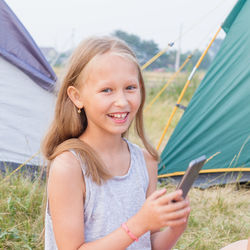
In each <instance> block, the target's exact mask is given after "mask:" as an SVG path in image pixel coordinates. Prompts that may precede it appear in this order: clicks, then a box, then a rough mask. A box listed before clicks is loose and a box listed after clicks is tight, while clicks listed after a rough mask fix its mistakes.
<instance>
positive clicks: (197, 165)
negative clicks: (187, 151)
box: [176, 155, 207, 199]
mask: <svg viewBox="0 0 250 250" xmlns="http://www.w3.org/2000/svg"><path fill="white" fill-rule="evenodd" d="M206 160H207V159H206V156H205V155H203V156H201V157H199V158H197V159H195V160H193V161H191V162H190V163H189V166H188V169H187V170H186V172H185V174H184V176H183V177H182V179H181V181H180V182H179V184H178V186H177V188H176V190H177V189H182V192H183V193H182V197H183V198H184V199H185V198H186V196H187V193H188V191H189V189H190V188H191V187H192V185H193V183H194V181H195V179H196V178H197V177H198V175H199V172H200V170H201V168H202V166H203V165H204V163H205V161H206Z"/></svg>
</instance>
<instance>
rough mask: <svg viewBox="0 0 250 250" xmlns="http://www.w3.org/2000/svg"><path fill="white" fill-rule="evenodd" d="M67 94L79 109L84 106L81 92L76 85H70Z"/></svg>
mask: <svg viewBox="0 0 250 250" xmlns="http://www.w3.org/2000/svg"><path fill="white" fill-rule="evenodd" d="M67 94H68V96H69V98H70V100H71V101H72V102H73V103H74V104H75V106H76V107H77V108H79V109H81V108H83V103H82V100H81V95H80V92H79V90H78V89H77V88H75V87H74V86H69V87H68V89H67Z"/></svg>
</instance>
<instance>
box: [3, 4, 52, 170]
mask: <svg viewBox="0 0 250 250" xmlns="http://www.w3.org/2000/svg"><path fill="white" fill-rule="evenodd" d="M55 81H56V75H55V73H54V72H53V70H52V68H51V67H50V65H49V64H48V62H47V61H46V59H45V57H44V56H43V54H42V53H41V51H40V49H39V48H38V46H37V45H36V44H35V42H34V40H33V39H32V37H31V36H30V34H29V33H28V32H27V30H26V29H25V28H24V26H23V25H22V24H21V22H20V21H19V20H18V18H17V17H16V16H15V14H14V13H13V12H12V11H11V9H10V8H9V7H8V6H7V4H6V3H5V2H4V1H3V0H0V167H1V170H2V171H5V166H6V165H10V166H12V167H13V166H14V167H16V166H17V165H19V164H22V163H24V162H25V161H27V160H28V159H29V158H30V157H31V156H33V155H34V154H36V153H37V152H38V151H39V149H40V143H41V138H42V137H43V136H44V134H45V132H46V129H47V128H48V125H49V122H50V121H51V118H52V114H53V111H54V104H55V94H54V86H55ZM40 159H41V158H40V155H39V154H37V155H36V156H35V157H33V158H32V159H30V161H29V163H28V164H30V165H32V166H38V165H39V164H40V163H41V160H40Z"/></svg>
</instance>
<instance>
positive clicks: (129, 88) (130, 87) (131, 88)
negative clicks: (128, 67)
mask: <svg viewBox="0 0 250 250" xmlns="http://www.w3.org/2000/svg"><path fill="white" fill-rule="evenodd" d="M136 88H137V86H134V85H130V86H128V87H127V89H128V90H133V89H136Z"/></svg>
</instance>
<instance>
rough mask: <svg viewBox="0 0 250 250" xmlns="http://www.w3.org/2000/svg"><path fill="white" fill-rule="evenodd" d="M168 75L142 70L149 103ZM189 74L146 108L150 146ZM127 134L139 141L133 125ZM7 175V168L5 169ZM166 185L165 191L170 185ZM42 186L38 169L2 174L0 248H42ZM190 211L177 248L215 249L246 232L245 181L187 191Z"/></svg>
mask: <svg viewBox="0 0 250 250" xmlns="http://www.w3.org/2000/svg"><path fill="white" fill-rule="evenodd" d="M203 75H204V74H203V73H200V74H198V75H196V76H195V78H194V79H193V81H192V83H191V85H190V87H189V89H188V92H187V93H186V95H185V98H184V100H183V101H182V104H183V105H187V104H188V102H189V100H190V98H191V96H192V94H193V92H194V90H195V88H196V87H197V85H198V83H199V82H200V79H201V78H202V76H203ZM169 77H170V75H169V73H153V72H146V73H145V74H144V78H145V82H146V86H147V92H148V94H147V103H146V105H147V104H148V103H149V101H150V100H152V98H153V97H154V95H155V94H156V93H157V92H158V90H159V89H160V88H161V86H162V85H163V84H164V83H165V82H166V81H167V79H168V78H169ZM186 79H187V75H185V74H181V75H180V76H179V77H178V78H177V79H176V80H175V81H174V82H173V83H172V84H171V85H170V86H169V88H167V90H166V91H165V92H164V93H163V95H162V96H161V97H160V98H159V99H158V100H157V101H156V103H155V104H154V105H153V106H152V107H151V109H150V110H149V111H147V112H145V114H144V115H145V127H146V132H147V134H148V137H149V139H150V141H151V142H152V144H153V145H154V146H156V145H157V143H158V141H159V138H160V136H161V133H162V131H163V129H164V127H165V124H166V122H167V120H168V118H169V116H170V113H171V112H172V109H173V107H174V105H175V103H176V100H177V97H178V94H179V93H180V91H181V89H182V86H183V85H184V83H185V81H186ZM182 113H183V111H182V110H178V111H177V114H176V116H175V118H174V120H173V122H172V123H171V126H170V129H169V131H168V133H167V135H166V138H165V139H164V141H163V144H162V146H161V148H160V150H162V148H163V147H164V145H165V144H166V141H167V140H168V138H169V136H170V134H171V132H172V131H173V129H174V127H175V126H176V124H177V122H178V120H179V118H180V117H181V115H182ZM129 138H130V139H131V140H132V141H134V142H136V143H138V144H140V141H138V139H137V138H136V136H135V135H134V133H133V131H131V133H130V135H129ZM7 175H8V173H7ZM174 188H175V187H174V186H171V185H168V186H167V189H168V191H169V192H170V191H172V190H174ZM45 190H46V186H45V183H44V181H43V180H41V178H40V173H38V174H37V177H36V178H35V180H33V181H31V180H30V179H29V178H28V177H24V175H23V174H21V173H15V174H14V175H12V176H11V177H10V178H9V179H7V180H4V176H2V175H0V249H44V245H43V221H44V205H45V201H46V197H45ZM189 197H190V202H191V209H192V210H191V214H190V218H189V224H188V228H187V230H186V231H185V233H184V234H183V235H182V237H181V238H180V240H179V241H178V243H177V245H176V246H175V249H179V250H180V249H190V250H193V249H195V250H216V249H220V248H221V247H223V246H225V245H227V244H229V243H231V242H234V241H237V240H240V239H247V238H248V237H249V236H250V190H249V186H247V185H245V186H240V185H237V184H232V185H226V186H222V187H213V188H209V189H206V190H199V189H192V190H191V192H190V195H189Z"/></svg>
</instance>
